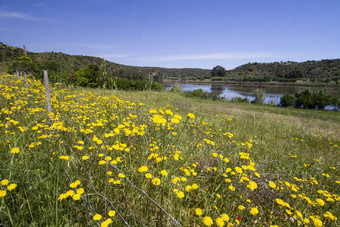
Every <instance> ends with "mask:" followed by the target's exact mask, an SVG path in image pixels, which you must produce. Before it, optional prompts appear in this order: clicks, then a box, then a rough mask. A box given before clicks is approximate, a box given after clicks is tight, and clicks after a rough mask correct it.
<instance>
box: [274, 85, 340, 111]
mask: <svg viewBox="0 0 340 227" xmlns="http://www.w3.org/2000/svg"><path fill="white" fill-rule="evenodd" d="M280 105H281V106H283V107H287V106H294V107H296V108H305V109H318V110H320V109H321V110H322V109H324V108H325V107H326V106H328V105H332V106H333V108H334V110H339V107H340V98H339V97H331V95H330V94H329V93H328V90H327V89H321V90H320V91H319V92H315V91H312V90H311V89H306V90H303V91H299V92H297V93H296V94H295V95H294V96H293V95H283V96H282V97H281V99H280Z"/></svg>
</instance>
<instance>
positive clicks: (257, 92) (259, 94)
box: [254, 89, 266, 103]
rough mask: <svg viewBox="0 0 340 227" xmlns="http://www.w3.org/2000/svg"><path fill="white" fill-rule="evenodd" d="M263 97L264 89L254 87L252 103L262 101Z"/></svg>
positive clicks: (264, 95)
mask: <svg viewBox="0 0 340 227" xmlns="http://www.w3.org/2000/svg"><path fill="white" fill-rule="evenodd" d="M265 98H266V93H265V90H263V89H256V90H255V100H254V103H264V99H265Z"/></svg>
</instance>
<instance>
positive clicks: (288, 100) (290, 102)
mask: <svg viewBox="0 0 340 227" xmlns="http://www.w3.org/2000/svg"><path fill="white" fill-rule="evenodd" d="M295 100H296V98H295V97H294V96H293V95H283V96H282V97H281V99H280V106H283V107H287V106H294V104H295Z"/></svg>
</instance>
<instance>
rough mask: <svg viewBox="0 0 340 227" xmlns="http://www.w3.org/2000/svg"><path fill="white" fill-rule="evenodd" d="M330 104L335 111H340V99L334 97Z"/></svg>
mask: <svg viewBox="0 0 340 227" xmlns="http://www.w3.org/2000/svg"><path fill="white" fill-rule="evenodd" d="M330 104H331V105H332V106H333V108H334V110H336V111H338V110H340V98H339V97H332V98H331V100H330Z"/></svg>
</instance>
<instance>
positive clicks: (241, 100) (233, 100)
mask: <svg viewBox="0 0 340 227" xmlns="http://www.w3.org/2000/svg"><path fill="white" fill-rule="evenodd" d="M231 101H232V102H247V103H248V102H249V99H248V98H247V97H245V98H242V97H233V98H232V99H231Z"/></svg>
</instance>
